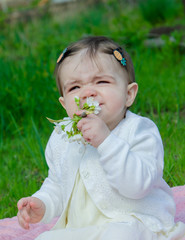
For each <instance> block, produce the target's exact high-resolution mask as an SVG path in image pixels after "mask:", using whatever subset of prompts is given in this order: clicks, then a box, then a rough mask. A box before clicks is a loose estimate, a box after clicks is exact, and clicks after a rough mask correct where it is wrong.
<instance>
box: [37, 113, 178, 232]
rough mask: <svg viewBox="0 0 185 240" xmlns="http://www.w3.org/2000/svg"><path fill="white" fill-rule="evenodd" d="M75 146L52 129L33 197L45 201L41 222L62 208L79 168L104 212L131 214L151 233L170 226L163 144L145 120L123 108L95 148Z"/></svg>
mask: <svg viewBox="0 0 185 240" xmlns="http://www.w3.org/2000/svg"><path fill="white" fill-rule="evenodd" d="M81 148H82V145H81V144H78V143H75V142H73V143H69V142H66V141H65V140H64V139H63V138H62V137H61V134H57V133H56V132H55V131H54V132H53V133H52V135H51V137H50V139H49V141H48V144H47V147H46V152H45V153H46V160H47V164H48V166H49V173H48V177H47V178H46V179H45V181H44V183H43V185H42V187H41V189H40V190H39V191H38V192H36V193H35V194H34V195H33V196H35V197H37V198H39V199H41V200H42V201H43V202H44V203H45V205H46V212H45V215H44V217H43V219H42V221H43V222H49V221H50V220H51V219H52V218H53V217H55V216H59V215H61V214H62V213H63V211H65V209H66V207H67V204H68V201H69V198H70V195H71V192H72V189H73V186H74V182H75V179H76V173H77V170H78V169H79V171H80V175H81V177H82V180H83V182H84V185H85V187H86V190H87V192H88V193H89V195H90V197H91V199H92V200H93V202H94V204H95V205H96V206H97V208H98V209H99V210H100V211H101V212H102V213H103V214H105V216H107V217H109V218H113V219H118V220H119V221H120V222H121V221H129V218H130V216H135V217H137V218H138V219H140V220H141V221H142V222H143V223H144V224H145V225H146V226H147V227H148V228H149V229H150V230H152V231H154V232H160V231H162V230H163V231H168V230H169V229H170V228H171V227H173V225H174V215H175V203H174V201H173V198H172V194H171V190H170V188H169V186H168V185H167V183H166V182H165V181H164V179H163V177H162V175H163V145H162V141H161V137H160V134H159V131H158V129H157V127H156V125H155V124H154V123H153V122H152V121H151V120H149V119H148V118H144V117H140V116H138V115H136V114H133V113H131V112H130V111H127V114H126V118H125V119H123V120H122V121H121V122H120V123H119V124H118V126H117V127H116V128H115V129H114V130H113V131H112V132H111V134H110V135H109V136H108V137H107V138H106V139H105V140H104V142H103V143H102V144H101V145H100V146H99V147H98V148H97V149H96V148H94V147H92V146H90V145H87V146H86V147H85V146H84V147H83V148H84V149H83V151H82V149H81ZM80 150H81V151H80Z"/></svg>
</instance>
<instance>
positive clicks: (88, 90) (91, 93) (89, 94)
mask: <svg viewBox="0 0 185 240" xmlns="http://www.w3.org/2000/svg"><path fill="white" fill-rule="evenodd" d="M96 95H97V92H96V90H95V89H94V88H92V87H86V88H85V89H84V90H83V91H82V93H81V96H80V98H82V99H86V98H87V97H95V96H96Z"/></svg>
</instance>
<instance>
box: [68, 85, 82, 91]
mask: <svg viewBox="0 0 185 240" xmlns="http://www.w3.org/2000/svg"><path fill="white" fill-rule="evenodd" d="M78 88H80V87H79V86H73V87H71V88H69V90H68V91H69V92H72V91H74V90H76V89H78Z"/></svg>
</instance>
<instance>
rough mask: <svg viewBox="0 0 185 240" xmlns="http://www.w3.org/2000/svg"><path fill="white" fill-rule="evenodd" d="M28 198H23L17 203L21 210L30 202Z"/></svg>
mask: <svg viewBox="0 0 185 240" xmlns="http://www.w3.org/2000/svg"><path fill="white" fill-rule="evenodd" d="M28 202H29V201H28V198H21V199H20V200H19V201H18V203H17V208H18V209H19V210H21V209H22V208H23V207H26V205H27V204H28Z"/></svg>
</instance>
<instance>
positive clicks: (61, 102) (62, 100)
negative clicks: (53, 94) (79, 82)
mask: <svg viewBox="0 0 185 240" xmlns="http://www.w3.org/2000/svg"><path fill="white" fill-rule="evenodd" d="M58 100H59V102H60V104H61V105H62V107H63V108H65V102H64V98H63V97H59V99H58ZM65 109H66V108H65Z"/></svg>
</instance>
